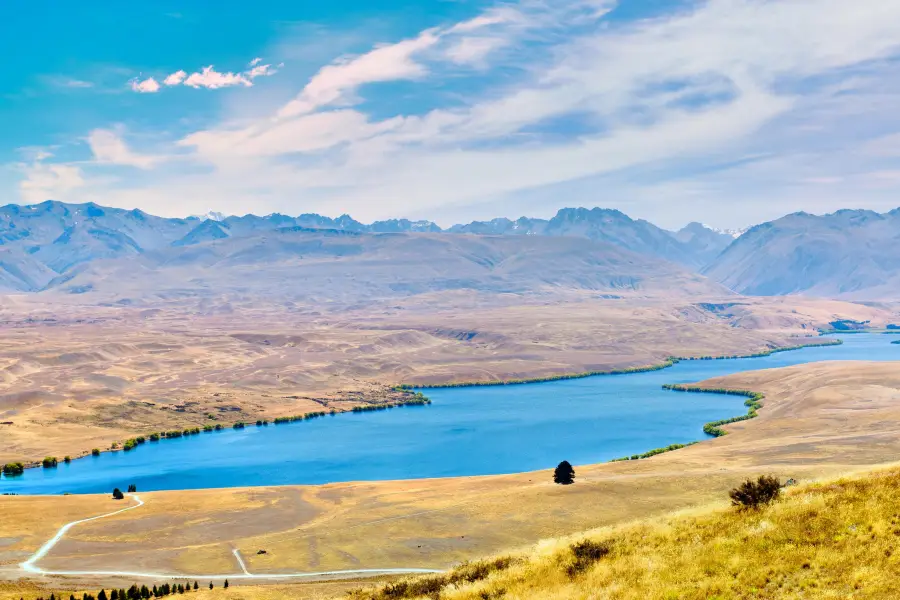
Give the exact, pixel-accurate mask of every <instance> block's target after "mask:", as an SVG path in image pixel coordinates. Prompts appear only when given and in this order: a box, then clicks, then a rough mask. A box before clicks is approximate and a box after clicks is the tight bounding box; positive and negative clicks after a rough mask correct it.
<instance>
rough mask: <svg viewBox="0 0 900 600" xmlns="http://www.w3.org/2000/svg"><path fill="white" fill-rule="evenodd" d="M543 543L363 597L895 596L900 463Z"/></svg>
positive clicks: (698, 599)
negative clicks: (749, 504)
mask: <svg viewBox="0 0 900 600" xmlns="http://www.w3.org/2000/svg"><path fill="white" fill-rule="evenodd" d="M722 504H724V503H720V504H719V505H716V506H713V507H708V508H703V509H698V510H693V511H686V512H684V513H682V514H678V515H675V516H668V517H666V518H659V519H653V520H646V521H644V522H641V523H633V524H628V525H623V526H617V527H609V528H604V529H600V530H594V531H589V532H585V533H581V534H578V535H576V536H571V537H567V538H559V539H554V540H545V541H543V542H541V543H540V544H538V545H537V546H535V547H534V548H533V549H531V550H530V551H528V552H521V553H513V554H511V555H503V556H498V557H493V558H489V559H482V560H480V561H478V562H476V563H474V564H472V565H466V566H463V567H461V568H458V569H456V570H454V571H452V572H450V573H448V574H444V575H435V576H420V577H418V578H412V579H404V580H401V581H399V582H392V583H389V584H381V585H380V586H366V587H363V588H361V589H360V590H358V591H357V592H356V593H353V594H351V598H353V599H354V600H392V599H394V600H396V599H413V598H423V599H424V598H436V597H440V598H443V599H446V600H484V599H486V598H487V599H490V598H504V599H508V600H527V599H533V598H542V599H553V600H564V599H565V600H587V599H589V598H609V599H611V600H613V599H614V600H673V599H684V600H704V599H709V598H717V599H721V600H726V599H737V598H778V599H801V598H823V599H824V598H870V599H873V598H884V599H888V598H896V597H897V587H896V582H897V573H898V572H900V555H898V551H900V529H898V527H900V470H897V469H896V468H894V469H892V470H888V471H884V472H876V473H866V474H857V475H855V476H852V477H845V478H840V479H835V480H831V481H824V482H821V483H816V484H807V485H800V486H796V487H790V488H787V489H786V490H785V492H784V493H783V497H782V498H781V499H780V500H778V501H776V502H775V503H774V504H773V505H771V506H768V507H764V508H762V509H761V510H744V511H739V510H736V509H735V508H730V507H729V508H726V507H725V506H722Z"/></svg>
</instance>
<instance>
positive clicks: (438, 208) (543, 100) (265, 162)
mask: <svg viewBox="0 0 900 600" xmlns="http://www.w3.org/2000/svg"><path fill="white" fill-rule="evenodd" d="M852 4H853V5H852V6H851V5H850V4H848V3H846V2H844V1H843V0H792V1H790V2H787V1H782V2H773V1H770V0H709V1H707V2H704V3H697V4H691V5H689V6H684V7H682V8H679V9H677V10H673V12H670V13H668V14H664V15H661V16H659V17H657V18H653V19H643V20H637V21H632V22H622V21H615V20H611V19H608V18H607V15H608V11H609V10H611V9H612V8H613V5H612V4H611V3H610V2H604V1H591V0H561V1H560V2H554V3H548V2H544V1H542V0H521V1H520V2H519V3H517V4H516V3H503V4H502V5H498V6H497V7H495V8H491V9H488V10H486V11H485V12H484V13H482V14H481V15H479V16H477V17H475V18H473V19H469V20H467V21H464V22H460V23H455V24H453V23H450V24H445V25H441V26H438V27H432V28H429V29H426V30H424V31H421V32H420V33H418V34H417V35H413V36H410V37H408V38H406V39H399V40H394V41H390V42H386V43H378V44H375V45H373V46H372V47H371V49H370V50H369V51H368V52H363V53H361V54H355V55H345V56H340V57H337V58H336V59H334V60H333V61H331V62H329V63H328V64H324V65H323V66H321V67H320V68H319V69H318V70H316V71H315V72H314V73H313V74H312V75H311V76H310V77H309V78H308V79H307V80H306V81H305V82H304V83H301V84H300V85H298V88H299V89H295V90H292V94H291V96H290V97H287V98H285V99H284V100H283V101H282V102H281V104H280V105H279V106H278V107H277V108H275V109H273V110H272V111H271V112H270V113H269V114H266V115H264V116H262V117H259V118H253V119H246V118H242V119H241V120H240V121H231V120H228V119H224V120H222V121H221V122H219V123H217V124H214V125H212V126H209V127H206V128H203V129H200V130H195V131H193V132H190V133H189V134H187V135H182V136H180V137H179V138H178V139H175V140H172V145H171V148H170V153H171V154H172V155H173V156H176V155H177V156H176V158H173V159H172V160H165V161H162V160H159V161H157V160H151V161H149V162H147V161H145V160H144V159H143V158H140V156H143V155H144V154H142V153H136V152H135V151H133V150H130V149H128V148H127V147H125V151H124V152H123V151H122V148H120V147H118V146H116V145H115V144H114V143H111V142H110V143H109V144H108V149H107V151H106V152H108V154H106V156H108V157H110V158H109V163H113V162H115V160H113V159H112V158H111V157H112V156H116V157H118V159H117V160H118V163H117V164H122V165H128V164H130V165H131V166H139V167H140V168H142V169H148V170H151V171H153V172H154V173H158V179H156V181H155V182H153V183H150V184H147V183H143V184H142V186H141V187H140V188H137V187H128V186H127V185H120V186H118V187H116V188H115V189H114V190H109V192H108V193H109V196H111V197H113V196H114V197H115V198H116V199H117V201H119V202H124V201H125V200H126V199H128V200H129V201H131V202H136V203H143V205H144V206H145V208H152V206H149V205H147V203H151V204H152V203H156V204H157V205H158V207H157V210H158V211H160V212H174V211H193V212H197V211H200V210H205V208H206V203H208V200H207V198H208V197H209V196H210V195H214V196H215V197H217V198H220V199H221V202H222V203H223V206H222V208H223V209H227V210H231V211H235V212H240V211H241V210H247V209H249V208H250V207H251V206H255V207H259V206H260V205H261V203H265V206H266V208H265V209H263V210H282V211H286V212H291V211H292V208H294V207H293V205H292V204H291V200H289V199H290V198H296V197H298V196H302V197H303V198H304V202H305V204H304V207H303V209H304V210H312V209H318V210H325V211H326V212H329V211H328V209H327V207H328V206H329V204H330V203H332V202H340V203H341V207H340V209H339V210H340V211H341V212H343V211H354V212H356V213H358V214H359V216H360V218H377V217H383V216H389V215H400V214H403V213H406V214H408V215H410V216H416V215H419V216H422V215H433V214H436V213H445V214H451V213H452V212H453V210H454V207H466V210H471V207H473V206H476V205H481V206H489V207H491V210H499V209H498V208H497V207H507V208H506V209H505V210H504V212H509V213H510V214H515V213H518V212H520V210H519V209H517V208H515V207H517V206H519V205H520V204H521V206H522V207H523V208H522V209H521V210H524V207H525V206H528V207H532V208H533V209H534V210H536V211H542V210H543V211H546V210H550V209H551V208H556V207H557V205H558V204H559V203H560V200H559V198H560V197H561V194H560V190H561V189H564V190H565V191H566V194H565V195H564V196H563V197H565V198H566V199H567V200H566V203H583V204H587V203H590V204H597V203H604V204H615V203H618V204H617V205H618V206H620V207H622V208H625V209H626V210H629V212H632V213H634V214H637V215H638V216H644V217H650V218H654V219H655V220H662V221H665V220H666V219H672V220H678V219H680V218H682V216H683V214H684V211H683V210H678V209H673V208H672V206H675V205H677V204H678V203H679V202H685V201H687V200H686V199H690V202H692V203H694V204H696V205H697V206H704V207H705V208H704V210H705V211H707V212H708V213H710V214H711V215H713V216H715V215H716V214H720V215H721V218H722V219H725V218H728V216H729V215H732V216H733V215H737V214H743V213H742V212H741V211H743V210H745V208H743V207H742V208H741V209H740V210H736V209H734V208H733V207H732V209H729V210H726V209H721V210H719V213H717V212H716V209H715V206H717V204H716V203H717V202H718V203H722V202H723V200H722V199H723V198H725V199H730V198H741V199H743V200H744V201H747V202H751V203H752V201H751V200H750V194H758V195H760V196H761V197H765V198H778V202H774V201H773V202H772V203H771V206H770V208H771V209H772V210H776V209H778V210H782V209H787V207H788V206H789V205H790V203H789V202H787V201H786V200H785V199H786V198H795V199H796V202H799V203H802V202H810V201H814V200H813V199H814V198H815V197H817V196H816V195H818V197H820V198H821V197H822V194H823V193H825V190H827V193H828V194H829V196H828V201H829V202H832V201H834V202H837V201H838V200H837V199H838V198H839V197H840V195H841V194H844V193H846V191H847V189H849V188H848V187H847V186H851V185H852V184H853V182H858V181H860V179H859V178H861V177H863V175H862V174H863V173H864V172H869V173H881V174H882V175H881V176H878V175H871V176H870V178H869V179H870V180H872V181H874V180H877V181H878V182H879V185H880V186H882V187H879V188H878V189H876V190H875V191H874V192H873V194H876V195H873V196H872V198H876V197H877V198H882V196H880V195H877V194H881V193H882V188H883V186H887V185H894V186H895V188H892V189H895V190H896V191H900V184H898V183H896V182H895V180H894V179H893V178H892V176H883V174H885V173H894V172H897V171H898V170H900V164H898V163H897V161H898V153H897V152H896V151H895V148H896V147H900V146H897V143H896V138H895V137H891V136H896V135H900V133H898V132H900V117H894V116H893V114H894V112H895V111H892V110H890V108H889V107H890V106H895V105H896V103H897V102H898V101H900V84H894V83H893V82H894V81H897V80H898V78H897V76H898V75H900V66H898V63H897V62H896V61H895V60H893V59H896V58H900V30H898V29H897V27H896V25H895V23H897V22H900V4H898V3H896V2H883V1H881V0H856V2H854V3H852ZM275 70H277V68H273V67H271V66H270V65H268V64H263V61H262V60H260V59H253V60H252V61H250V63H249V64H248V65H247V66H246V67H245V68H244V69H243V70H241V71H235V72H230V71H225V72H219V71H216V70H215V69H214V68H213V67H212V66H210V67H207V68H205V69H201V70H200V71H197V72H194V73H190V74H188V72H186V71H176V72H174V73H170V74H169V75H167V76H162V75H160V76H159V77H160V80H161V81H162V82H163V84H164V85H166V86H177V85H186V86H191V87H204V88H210V89H217V88H222V87H229V86H242V87H249V86H250V85H252V83H253V80H254V78H257V77H263V76H266V75H270V74H271V73H272V72H274V71H275ZM467 77H468V79H467ZM151 80H152V81H153V85H155V86H156V90H153V91H158V89H159V87H160V85H159V83H157V82H156V80H155V79H153V78H150V79H145V80H144V81H136V82H135V84H136V85H143V84H144V83H145V82H147V81H151ZM390 82H406V84H405V85H404V89H405V94H407V95H412V96H415V90H416V89H417V88H416V86H417V85H419V83H420V82H422V84H423V87H424V85H427V89H428V90H429V92H430V93H429V94H428V95H425V94H423V96H422V99H421V102H420V103H419V104H418V105H416V106H414V107H413V108H406V107H409V106H410V103H409V102H405V103H404V104H403V105H402V106H403V108H400V105H398V107H397V108H393V105H392V102H391V100H392V98H391V97H390V96H386V95H385V92H384V91H383V90H385V89H386V86H385V87H379V86H380V85H383V84H385V83H390ZM459 82H465V86H466V87H465V88H456V87H455V86H456V84H457V83H459ZM133 85H134V84H133ZM153 85H151V86H150V87H153ZM435 89H446V90H447V93H445V94H440V95H436V94H435V93H434V90H435ZM459 89H464V90H465V92H464V93H462V92H460V91H458V90H459ZM410 90H411V91H410ZM136 91H142V90H136ZM388 93H389V92H388ZM257 114H258V113H257ZM812 148H815V149H816V155H815V157H813V158H810V154H809V153H810V149H812ZM129 152H130V153H131V154H128V153H129ZM94 154H95V156H97V157H98V160H99V156H100V155H99V154H97V152H96V151H95V152H94ZM135 156H138V158H137V159H135V158H134V157H135ZM748 156H754V157H759V156H765V157H768V158H766V159H758V158H754V159H753V160H747V158H746V157H748ZM123 157H124V158H123ZM873 157H874V158H873ZM873 160H875V161H877V163H878V164H875V165H868V166H867V165H866V164H865V163H866V162H867V161H868V162H871V161H873ZM138 163H142V164H138ZM175 164H181V165H190V167H191V168H189V169H181V170H177V169H174V168H172V165H175ZM786 165H791V168H788V167H787V166H786ZM85 168H87V167H85ZM601 183H602V185H603V187H598V186H599V185H600V184H601ZM598 189H603V190H604V191H605V193H604V194H603V195H602V196H598V194H597V190H598ZM873 189H874V188H873ZM198 190H203V191H204V193H203V194H200V193H199V192H198ZM80 191H81V189H79V190H73V192H74V193H76V194H77V193H79V192H80ZM885 194H887V191H885ZM884 197H887V195H885V196H884ZM822 201H823V202H824V201H825V200H822ZM880 201H881V200H879V202H880ZM197 202H199V203H202V204H203V206H200V205H199V204H198V205H197V206H193V205H192V204H191V203H197ZM766 202H768V200H766ZM242 203H243V205H242ZM517 203H518V204H517ZM764 203H765V202H764V201H762V200H760V201H758V203H757V209H752V208H746V211H749V212H747V214H750V212H752V210H757V211H758V213H759V214H763V211H762V209H761V208H759V207H761V206H762V205H763V204H764ZM791 206H792V207H793V205H791ZM509 207H513V208H509ZM296 208H299V207H296ZM766 210H769V209H766ZM657 211H658V213H659V214H656V213H657ZM294 212H296V211H294ZM660 214H665V215H668V216H666V217H660V216H659V215H660ZM711 220H714V219H711ZM713 224H717V223H716V222H714V223H713ZM718 224H719V225H720V226H736V225H743V224H745V223H725V222H719V223H718Z"/></svg>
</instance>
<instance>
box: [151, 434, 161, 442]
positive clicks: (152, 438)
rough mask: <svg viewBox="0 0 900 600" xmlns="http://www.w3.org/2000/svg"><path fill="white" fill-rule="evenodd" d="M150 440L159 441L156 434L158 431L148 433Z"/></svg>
mask: <svg viewBox="0 0 900 600" xmlns="http://www.w3.org/2000/svg"><path fill="white" fill-rule="evenodd" d="M150 441H151V442H158V441H159V434H158V433H151V434H150Z"/></svg>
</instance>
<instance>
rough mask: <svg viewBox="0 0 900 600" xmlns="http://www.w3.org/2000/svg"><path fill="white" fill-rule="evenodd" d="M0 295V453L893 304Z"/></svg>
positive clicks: (715, 349) (321, 403)
mask: <svg viewBox="0 0 900 600" xmlns="http://www.w3.org/2000/svg"><path fill="white" fill-rule="evenodd" d="M78 302H79V300H78V296H71V295H69V296H52V295H51V296H48V295H44V294H41V295H22V296H5V297H3V298H0V422H6V423H11V424H4V425H0V463H5V462H10V461H23V462H26V463H29V462H30V463H33V462H34V461H38V460H40V459H41V458H43V457H44V456H48V455H49V456H57V457H58V458H60V459H61V458H62V457H63V456H66V455H70V456H73V457H77V456H81V455H84V454H86V453H88V452H90V450H91V449H92V448H100V449H106V448H109V447H110V446H111V444H112V443H113V442H119V443H121V442H122V441H123V440H124V439H127V438H129V437H133V436H135V435H140V434H143V435H146V434H148V433H152V432H155V431H159V430H170V429H184V428H186V427H198V426H203V425H207V424H217V423H221V424H223V425H230V424H231V423H234V422H236V421H255V420H256V419H260V418H268V419H271V418H274V417H278V416H285V415H297V414H302V413H305V412H313V411H320V410H336V411H341V410H347V409H350V408H352V407H353V406H357V405H360V404H366V403H381V402H391V401H395V400H396V399H397V394H396V392H394V391H392V390H391V389H390V386H393V385H396V384H398V383H441V382H453V381H473V380H490V379H518V378H528V377H542V376H548V375H556V374H561V373H572V372H583V371H595V370H610V369H616V368H622V367H630V366H643V365H648V364H655V363H659V362H661V361H663V360H665V359H666V357H668V356H671V355H677V356H696V355H707V354H713V355H733V354H746V353H752V352H757V351H760V350H765V349H768V348H773V347H778V346H784V345H793V344H796V343H798V342H801V341H808V340H807V338H808V337H809V336H810V335H814V334H815V331H816V329H817V328H822V327H828V323H829V322H830V321H832V320H834V319H854V320H860V321H862V320H869V321H871V322H872V324H873V325H876V326H877V325H881V326H883V325H884V324H886V323H888V322H892V321H894V320H900V318H896V317H897V313H896V311H895V309H894V308H892V307H886V306H870V305H862V304H852V303H846V302H838V301H828V300H814V299H801V298H765V299H763V298H755V299H746V298H740V297H726V298H719V299H707V300H706V301H699V300H697V299H696V298H657V297H646V296H635V295H631V296H628V295H623V296H614V297H609V296H608V295H607V296H602V297H601V296H599V295H592V294H588V293H581V292H579V293H571V294H553V295H548V296H546V297H542V296H539V295H533V296H529V297H527V298H523V297H521V296H518V295H514V294H509V295H503V294H494V295H488V296H480V295H477V294H468V293H461V292H459V293H457V292H453V293H451V292H445V293H441V294H434V295H428V294H424V295H420V296H416V297H414V298H405V299H396V300H391V301H389V302H382V303H366V305H365V307H363V306H362V305H360V306H352V305H351V306H347V305H342V306H341V307H340V308H339V309H338V308H334V309H332V308H330V307H329V306H328V304H327V303H323V304H322V305H317V306H309V305H297V304H293V303H290V302H280V303H278V302H274V301H273V302H271V303H268V304H267V303H265V302H261V301H260V300H259V298H257V297H253V298H250V297H248V298H240V297H229V298H224V297H223V298H220V299H209V298H206V299H202V300H196V299H192V300H179V299H177V298H176V299H170V300H165V301H163V300H160V301H158V302H155V303H154V304H152V307H148V306H147V305H142V306H140V307H138V306H131V305H130V304H129V302H126V301H110V302H106V303H102V304H100V305H97V304H79V303H78Z"/></svg>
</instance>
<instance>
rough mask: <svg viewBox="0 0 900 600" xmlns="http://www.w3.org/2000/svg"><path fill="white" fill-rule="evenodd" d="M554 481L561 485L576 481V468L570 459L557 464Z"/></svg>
mask: <svg viewBox="0 0 900 600" xmlns="http://www.w3.org/2000/svg"><path fill="white" fill-rule="evenodd" d="M553 482H554V483H558V484H560V485H570V484H572V483H575V469H573V468H572V465H571V464H569V461H567V460H564V461H562V462H561V463H559V464H558V465H557V466H556V469H555V470H554V471H553Z"/></svg>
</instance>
